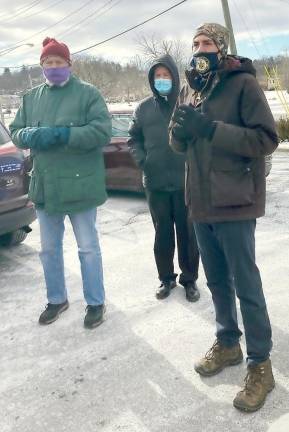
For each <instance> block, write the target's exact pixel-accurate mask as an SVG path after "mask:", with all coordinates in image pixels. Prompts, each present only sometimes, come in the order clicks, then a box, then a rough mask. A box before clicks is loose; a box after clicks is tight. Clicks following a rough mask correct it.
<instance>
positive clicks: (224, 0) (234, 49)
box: [222, 0, 237, 55]
mask: <svg viewBox="0 0 289 432" xmlns="http://www.w3.org/2000/svg"><path fill="white" fill-rule="evenodd" d="M222 7H223V14H224V18H225V23H226V27H227V29H228V30H229V32H230V51H231V54H234V55H237V47H236V42H235V36H234V30H233V26H232V20H231V15H230V9H229V5H228V0H222Z"/></svg>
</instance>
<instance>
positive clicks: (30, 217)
mask: <svg viewBox="0 0 289 432" xmlns="http://www.w3.org/2000/svg"><path fill="white" fill-rule="evenodd" d="M30 168H31V166H30V158H29V154H28V153H27V152H26V153H25V152H23V151H22V150H19V149H18V148H17V147H15V146H14V144H13V143H12V141H11V138H10V135H9V133H8V131H7V129H6V128H5V127H4V126H3V124H2V123H0V244H1V245H2V246H3V245H5V246H6V245H15V244H17V243H21V242H22V241H23V240H24V239H25V238H26V236H27V233H29V232H30V231H31V228H30V227H29V225H30V224H31V223H32V222H33V221H34V220H35V219H36V214H35V209H34V206H33V204H32V202H31V201H30V200H29V199H28V196H27V194H28V186H29V175H28V171H29V170H30Z"/></svg>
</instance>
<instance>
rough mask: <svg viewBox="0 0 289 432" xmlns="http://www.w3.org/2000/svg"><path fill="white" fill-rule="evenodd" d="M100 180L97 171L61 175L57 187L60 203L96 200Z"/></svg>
mask: <svg viewBox="0 0 289 432" xmlns="http://www.w3.org/2000/svg"><path fill="white" fill-rule="evenodd" d="M98 181H99V179H98V176H97V173H96V172H92V173H87V172H86V173H81V172H77V173H74V174H69V175H62V176H59V177H58V184H57V188H58V197H59V201H60V203H68V202H80V201H89V200H95V199H96V196H97V183H98Z"/></svg>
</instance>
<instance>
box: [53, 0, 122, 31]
mask: <svg viewBox="0 0 289 432" xmlns="http://www.w3.org/2000/svg"><path fill="white" fill-rule="evenodd" d="M113 1H115V0H109V1H107V2H106V3H105V4H104V5H102V6H100V7H98V8H97V9H96V10H94V11H93V12H91V13H90V14H89V15H87V16H86V17H84V18H83V19H82V20H80V21H78V22H76V23H75V24H73V25H71V26H70V27H68V28H67V29H66V30H65V31H64V32H60V33H57V34H56V35H55V36H56V37H59V36H61V37H62V36H63V35H66V34H69V33H71V32H72V31H73V30H75V29H77V28H79V26H80V24H82V23H84V22H85V21H87V20H88V19H90V18H92V17H93V16H95V17H100V16H102V15H104V14H105V13H106V12H108V11H109V10H111V9H112V8H114V7H115V6H116V5H118V3H120V2H121V1H122V0H117V1H116V2H115V3H114V4H112V5H111V6H110V7H109V8H108V9H106V10H104V11H103V12H100V13H98V12H99V11H101V9H104V8H105V7H106V6H108V5H109V4H110V3H112V2H113Z"/></svg>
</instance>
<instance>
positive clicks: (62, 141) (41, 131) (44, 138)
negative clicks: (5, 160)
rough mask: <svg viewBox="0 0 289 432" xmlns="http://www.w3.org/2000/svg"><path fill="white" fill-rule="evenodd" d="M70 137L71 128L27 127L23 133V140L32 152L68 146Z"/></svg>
mask: <svg viewBox="0 0 289 432" xmlns="http://www.w3.org/2000/svg"><path fill="white" fill-rule="evenodd" d="M69 135H70V128H69V127H60V126H59V127H27V128H25V129H23V130H22V131H21V140H22V142H23V144H24V145H25V146H26V147H28V148H30V149H32V150H49V149H51V148H52V147H57V146H65V145H66V144H68V140H69Z"/></svg>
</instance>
